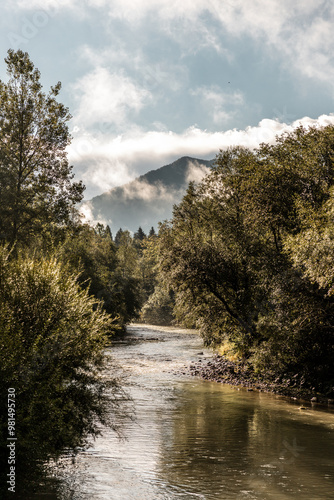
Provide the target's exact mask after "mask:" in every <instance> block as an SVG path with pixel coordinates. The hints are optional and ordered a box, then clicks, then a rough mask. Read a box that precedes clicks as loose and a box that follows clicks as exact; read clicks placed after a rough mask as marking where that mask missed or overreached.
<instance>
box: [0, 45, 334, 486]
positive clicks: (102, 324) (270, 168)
mask: <svg viewBox="0 0 334 500" xmlns="http://www.w3.org/2000/svg"><path fill="white" fill-rule="evenodd" d="M5 61H6V64H7V71H8V76H9V79H8V82H7V83H4V82H2V81H0V199H1V204H0V301H1V310H0V385H1V421H0V430H1V435H0V439H1V450H2V451H1V457H0V461H1V471H2V474H3V476H4V477H5V475H6V473H7V466H8V464H7V455H8V454H7V449H6V440H7V432H8V418H9V414H8V411H7V410H8V398H7V396H8V390H9V389H11V391H13V390H14V392H15V395H16V398H17V401H18V404H17V406H16V408H15V412H16V413H15V414H14V413H12V412H11V414H10V417H11V421H12V420H13V418H12V417H13V416H15V436H17V438H18V440H19V441H20V447H19V448H18V449H17V462H16V464H17V467H18V469H19V468H21V469H22V470H20V474H21V479H22V477H24V475H28V476H29V474H30V473H31V470H30V469H29V467H26V464H27V463H30V462H31V463H33V464H34V466H33V467H32V469H33V470H34V471H35V472H36V470H37V469H38V468H37V466H36V464H41V465H42V464H43V463H44V462H45V461H46V460H47V459H49V458H56V457H57V456H59V455H60V454H61V453H63V452H64V451H65V450H75V449H76V448H78V447H82V446H85V444H86V443H87V439H88V438H89V437H90V436H95V435H97V434H98V432H99V425H100V424H101V423H102V424H108V425H111V426H112V427H114V428H115V430H117V429H118V423H117V422H119V421H120V419H119V418H117V417H118V416H119V415H121V416H122V418H126V417H127V416H129V415H128V413H127V410H126V400H127V395H126V393H125V392H124V390H123V387H122V381H121V380H119V378H118V377H117V375H116V372H117V370H116V368H114V367H112V366H111V367H110V366H109V371H108V374H109V375H108V377H106V376H105V373H106V372H105V369H106V367H107V366H108V363H109V362H110V361H109V358H108V356H106V355H105V347H106V346H107V345H108V344H110V341H111V339H112V337H113V336H114V335H117V334H118V335H122V332H124V329H125V325H126V324H127V323H129V322H130V321H133V320H138V321H142V322H147V323H153V324H182V325H185V326H188V327H191V328H197V329H198V330H199V331H200V333H201V335H202V337H203V339H204V342H205V344H206V345H210V346H213V347H215V348H217V349H219V352H223V353H224V354H225V355H226V356H228V357H229V358H230V359H233V360H235V361H236V362H237V363H243V364H248V365H249V367H251V369H252V370H253V371H255V372H256V373H259V374H262V375H263V376H265V377H267V378H268V379H277V378H280V377H295V378H296V380H298V383H299V384H300V385H304V386H308V387H312V388H314V389H315V390H317V391H319V392H321V393H323V394H328V395H329V394H332V393H333V387H334V376H333V354H334V338H333V328H334V321H333V315H334V266H333V264H334V225H333V222H334V221H333V219H334V127H332V126H328V127H324V128H317V127H312V128H308V129H304V128H302V127H300V128H298V129H296V130H294V131H292V132H291V133H287V134H285V135H283V136H281V137H279V138H277V140H276V143H275V144H274V145H268V144H262V145H261V146H260V147H259V148H258V149H256V150H248V149H245V148H241V147H235V148H232V149H229V150H226V151H221V152H220V153H219V154H218V155H217V158H216V162H215V164H214V166H213V168H212V171H211V173H210V174H209V175H208V176H206V177H205V178H204V179H203V181H202V182H201V183H199V184H194V183H190V184H189V187H188V190H187V192H186V194H185V196H184V198H183V200H182V201H181V203H180V204H178V205H177V206H175V207H174V211H173V218H172V219H171V220H170V221H164V222H162V223H161V224H160V228H159V231H158V234H156V233H155V230H154V228H153V227H152V229H151V231H150V232H149V234H148V235H146V234H145V233H144V232H143V230H142V229H141V228H140V227H139V228H138V231H137V232H136V233H135V234H133V235H132V234H130V232H129V231H127V230H122V229H120V230H119V231H118V232H117V234H115V235H112V234H111V232H110V229H109V227H108V226H107V227H105V226H103V225H102V224H98V225H97V226H95V227H91V226H89V225H88V224H84V223H82V220H81V217H80V213H79V211H78V204H79V203H80V201H81V200H82V199H83V192H84V186H83V185H82V183H81V182H80V181H79V182H75V181H74V176H73V172H72V167H71V166H70V165H69V163H68V159H67V153H66V148H67V146H68V145H69V143H70V140H71V137H70V134H69V129H68V122H69V120H70V118H71V115H70V113H69V110H68V109H67V108H66V107H65V106H63V105H62V104H60V103H59V102H58V100H57V98H58V95H59V92H60V90H61V85H60V83H57V84H56V85H55V86H54V87H52V88H51V90H50V92H49V93H48V94H45V93H44V92H43V90H42V86H41V83H40V73H39V71H38V70H37V69H36V68H35V67H34V65H33V63H32V62H31V60H30V58H29V56H28V54H27V53H24V52H22V51H20V50H19V51H17V52H15V51H12V50H10V51H9V52H8V56H7V58H6V59H5ZM2 484H6V481H2ZM21 484H24V483H23V480H22V481H21Z"/></svg>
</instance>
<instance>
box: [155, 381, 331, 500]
mask: <svg viewBox="0 0 334 500" xmlns="http://www.w3.org/2000/svg"><path fill="white" fill-rule="evenodd" d="M183 395H184V398H183V399H182V400H181V399H180V400H179V404H178V405H177V407H176V408H175V410H174V415H173V416H172V418H170V421H164V424H163V425H162V426H161V454H160V459H161V461H160V471H159V473H160V474H161V476H163V477H164V478H165V481H166V483H167V484H169V485H174V486H175V487H180V485H182V488H183V489H184V491H188V492H189V494H190V493H193V494H196V493H198V492H201V494H202V495H204V496H203V498H205V499H211V498H212V499H213V498H218V499H232V498H236V499H247V498H254V499H270V498H275V499H289V498H300V499H305V498H310V499H315V498H316V499H321V498H323V499H328V498H331V496H330V495H332V488H333V486H334V478H333V470H334V456H333V449H334V447H333V445H334V439H333V424H334V419H333V416H332V415H328V414H324V417H323V418H322V422H319V421H317V419H315V420H316V421H314V420H313V414H311V412H308V415H306V414H305V413H304V414H301V413H300V410H298V407H297V406H293V405H290V404H287V402H286V401H284V400H282V399H280V398H274V397H272V396H268V395H261V394H258V393H251V394H250V393H247V392H245V391H240V392H237V391H236V390H235V389H229V388H227V387H224V386H220V385H217V384H213V383H207V382H203V383H200V382H199V383H198V384H196V385H195V386H194V385H193V384H191V383H188V384H185V387H184V391H183ZM325 415H326V416H327V418H326V416H325ZM169 424H172V428H170V427H169ZM169 488H170V486H169ZM171 498H173V497H171Z"/></svg>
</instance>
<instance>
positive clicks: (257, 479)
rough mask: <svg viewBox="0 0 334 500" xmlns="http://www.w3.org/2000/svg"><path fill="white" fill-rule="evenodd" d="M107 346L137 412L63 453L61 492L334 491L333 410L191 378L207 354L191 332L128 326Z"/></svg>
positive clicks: (296, 494) (130, 495)
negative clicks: (73, 452)
mask: <svg viewBox="0 0 334 500" xmlns="http://www.w3.org/2000/svg"><path fill="white" fill-rule="evenodd" d="M110 352H111V355H112V356H115V358H116V359H117V360H118V362H119V363H120V364H121V365H122V366H123V368H124V370H125V372H126V374H127V379H128V380H127V384H128V386H127V387H128V390H129V392H130V394H131V396H132V398H133V404H134V408H135V413H136V418H135V419H134V420H132V421H128V422H127V423H126V424H125V427H124V433H125V439H122V440H119V439H118V438H117V436H116V435H115V434H114V433H113V432H112V431H110V430H108V429H105V430H104V431H103V433H102V436H100V437H99V438H98V439H97V440H96V441H95V443H94V446H92V447H91V448H89V449H88V450H86V451H84V452H81V453H79V455H78V456H77V457H76V459H75V462H74V464H70V463H69V461H67V462H66V461H65V465H64V464H63V472H62V474H63V476H64V480H63V486H62V488H63V493H62V494H61V498H71V499H73V500H79V499H80V500H81V499H83V500H88V499H89V500H92V499H96V500H173V499H175V500H178V499H180V500H181V499H187V500H190V499H194V500H195V499H203V500H211V499H217V500H248V499H249V500H250V499H252V500H253V499H254V500H255V499H259V500H260V499H261V500H270V499H274V500H287V499H303V500H320V499H324V500H330V499H334V410H333V409H330V408H328V409H327V408H324V407H320V406H318V405H311V404H308V405H306V410H301V409H300V403H297V402H291V401H290V400H287V399H286V398H283V397H278V396H274V395H270V394H266V393H261V392H255V391H254V392H247V391H246V390H243V389H240V390H238V388H233V387H230V386H226V385H223V384H217V383H214V382H207V381H203V380H200V379H197V378H193V377H190V376H189V375H188V374H187V373H186V372H185V370H184V367H185V366H186V365H189V363H190V362H194V361H198V360H199V359H203V358H210V357H212V355H213V353H212V351H211V350H209V349H205V348H203V346H202V342H201V339H200V338H199V336H198V335H197V334H196V333H194V332H193V331H189V330H182V329H177V328H164V327H151V326H147V325H131V326H129V327H128V334H127V336H126V337H125V339H124V340H122V341H118V342H115V343H114V345H113V346H112V348H111V351H110ZM36 498H37V497H36ZM38 498H39V497H38ZM40 498H53V497H52V496H51V495H50V496H47V495H45V496H41V497H40Z"/></svg>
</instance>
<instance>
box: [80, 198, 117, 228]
mask: <svg viewBox="0 0 334 500" xmlns="http://www.w3.org/2000/svg"><path fill="white" fill-rule="evenodd" d="M79 212H80V214H81V216H82V221H83V222H84V223H89V224H92V225H93V226H95V225H96V224H97V223H100V224H103V225H107V224H108V222H109V223H110V222H111V221H107V220H106V219H105V218H103V217H102V216H101V215H100V214H98V215H97V216H95V215H94V213H95V212H96V210H94V209H93V205H92V203H91V202H90V201H85V202H84V203H82V205H81V206H80V208H79Z"/></svg>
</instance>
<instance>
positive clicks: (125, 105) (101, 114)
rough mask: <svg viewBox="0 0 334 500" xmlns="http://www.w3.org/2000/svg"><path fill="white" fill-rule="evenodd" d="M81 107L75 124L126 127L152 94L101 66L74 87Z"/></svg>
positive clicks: (120, 74)
mask: <svg viewBox="0 0 334 500" xmlns="http://www.w3.org/2000/svg"><path fill="white" fill-rule="evenodd" d="M72 89H73V91H74V96H75V98H76V99H77V100H78V101H79V107H78V109H77V110H76V111H75V113H74V115H75V120H74V122H75V124H78V125H80V124H83V123H84V124H85V127H87V126H88V127H89V126H91V125H94V124H97V123H110V124H112V123H114V124H115V125H117V126H121V125H123V124H125V123H126V122H127V120H128V116H129V114H131V113H138V112H139V111H140V110H141V109H142V108H143V106H144V104H145V102H147V101H148V100H149V99H150V93H149V92H148V91H147V90H145V89H143V88H138V87H137V86H136V85H135V84H134V82H133V81H132V80H131V79H130V78H129V77H127V76H125V75H124V74H123V73H122V72H119V73H110V72H109V71H108V70H107V69H106V68H102V67H98V68H96V69H95V70H93V71H92V72H91V73H89V74H87V75H85V76H84V77H82V78H81V79H80V80H79V81H77V82H76V83H75V84H73V85H72Z"/></svg>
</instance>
